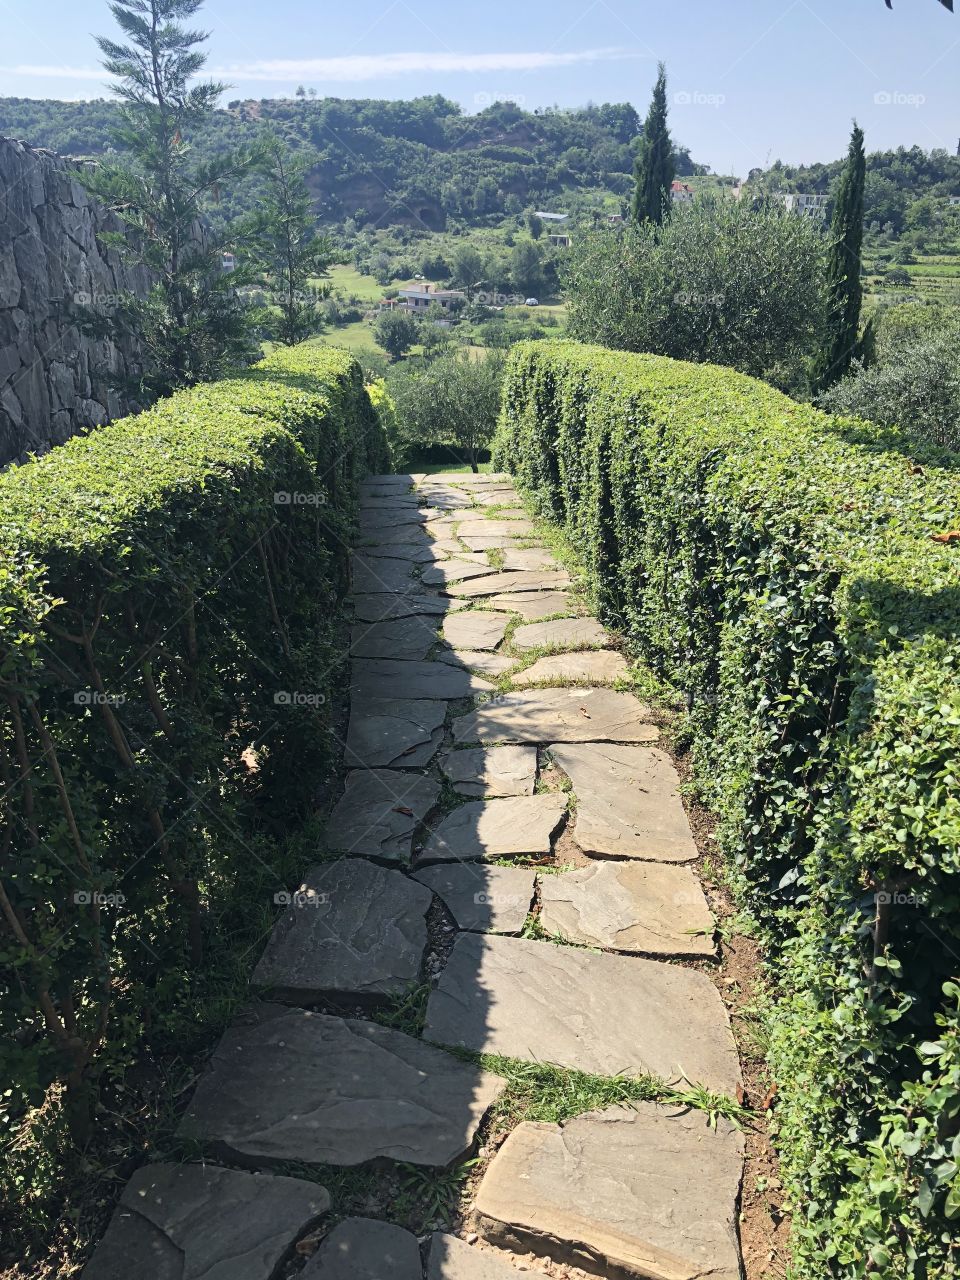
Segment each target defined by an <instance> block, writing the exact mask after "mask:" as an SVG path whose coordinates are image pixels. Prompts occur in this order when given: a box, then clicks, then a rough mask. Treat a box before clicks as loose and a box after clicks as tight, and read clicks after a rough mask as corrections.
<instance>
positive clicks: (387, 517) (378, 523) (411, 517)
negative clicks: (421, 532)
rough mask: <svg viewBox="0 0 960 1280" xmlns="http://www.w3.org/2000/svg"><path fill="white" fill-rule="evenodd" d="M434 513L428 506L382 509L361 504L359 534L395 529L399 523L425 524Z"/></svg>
mask: <svg viewBox="0 0 960 1280" xmlns="http://www.w3.org/2000/svg"><path fill="white" fill-rule="evenodd" d="M435 514H436V512H435V509H433V508H430V507H418V506H412V505H411V506H403V507H393V508H392V509H388V510H382V509H380V508H376V507H374V508H370V507H367V506H363V507H361V508H360V533H361V536H363V535H365V534H366V533H368V532H371V531H372V532H374V533H375V534H376V533H379V532H380V530H381V529H396V528H398V527H399V526H401V525H410V524H426V523H427V521H428V520H430V519H432V518H433V516H434V515H435Z"/></svg>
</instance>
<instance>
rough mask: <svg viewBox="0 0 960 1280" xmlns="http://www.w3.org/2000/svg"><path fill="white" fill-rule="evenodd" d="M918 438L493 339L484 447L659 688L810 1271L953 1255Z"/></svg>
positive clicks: (959, 771)
mask: <svg viewBox="0 0 960 1280" xmlns="http://www.w3.org/2000/svg"><path fill="white" fill-rule="evenodd" d="M916 450H917V446H915V445H914V446H912V447H911V446H910V445H909V444H908V443H907V442H906V441H905V439H904V438H903V437H901V436H900V435H899V434H897V433H894V432H880V431H878V430H876V429H874V428H872V427H870V426H868V425H867V424H864V423H862V422H857V421H854V420H844V419H840V418H831V417H828V416H827V415H825V414H823V413H820V412H819V411H817V410H815V409H812V408H810V407H809V406H806V405H801V404H797V403H795V402H793V401H792V400H790V399H788V398H787V397H786V396H784V395H782V394H780V393H779V392H777V391H775V390H773V389H772V388H770V387H769V386H767V385H765V384H763V383H761V382H757V381H755V380H753V379H750V378H747V377H744V376H742V375H740V374H737V373H735V372H733V371H732V370H729V369H722V368H717V367H713V366H708V365H689V364H684V363H680V362H676V361H672V360H668V359H663V358H657V357H653V356H642V355H641V356H631V355H623V354H621V353H616V352H610V351H606V350H601V349H599V348H591V347H583V346H578V345H576V344H573V343H562V342H561V343H535V344H534V343H529V344H523V345H522V346H520V347H518V348H515V349H514V352H513V354H512V358H511V361H510V366H509V373H508V378H507V385H506V389H505V398H504V408H503V415H502V422H501V426H500V429H499V436H498V441H497V445H496V449H495V457H494V463H495V465H497V466H500V467H503V468H507V469H509V470H511V471H512V472H513V473H514V475H515V476H516V478H517V480H518V482H519V484H520V485H521V486H522V488H523V489H524V490H525V491H526V492H527V493H528V494H530V495H532V497H533V498H534V500H535V501H536V503H537V504H538V506H539V508H540V510H541V512H542V513H543V514H544V515H547V516H549V517H551V518H553V519H554V520H556V521H557V522H558V523H559V524H560V525H561V526H562V527H563V528H564V530H565V531H566V533H567V534H568V535H569V537H570V538H571V539H572V541H573V542H574V544H575V545H576V547H577V548H578V550H579V551H580V553H581V554H582V556H583V558H584V560H585V562H586V564H587V566H588V568H589V572H590V575H591V578H592V582H593V586H594V588H595V591H596V594H597V596H598V599H599V602H600V607H601V609H602V612H603V614H604V615H605V617H606V618H607V619H608V620H609V621H611V622H613V623H614V624H616V625H617V626H619V627H620V628H621V629H622V630H623V632H624V633H625V634H626V635H627V636H628V637H629V639H630V641H631V642H632V644H633V645H634V646H635V648H636V650H637V651H638V652H639V653H641V654H643V655H644V656H645V657H646V658H647V659H648V660H649V661H650V662H651V663H652V664H653V665H654V666H655V668H656V669H657V670H659V672H660V673H661V674H662V675H663V676H664V677H665V678H666V679H667V680H669V681H670V682H671V683H672V684H673V686H674V687H675V688H676V689H677V690H679V691H682V692H683V693H684V694H685V695H686V697H687V703H688V706H689V707H690V712H689V720H690V729H691V736H692V743H693V747H692V750H693V755H694V759H695V765H696V769H697V775H698V777H699V780H700V786H701V788H702V790H703V792H704V794H705V796H706V799H707V801H708V802H709V803H710V804H711V805H712V806H713V807H714V808H715V809H716V810H717V812H718V813H719V815H720V819H721V825H720V839H721V841H722V845H723V848H724V850H725V852H726V854H727V856H728V858H729V860H730V864H731V865H732V866H733V867H734V869H735V873H736V878H737V880H738V882H739V886H740V889H741V892H742V893H743V895H744V896H745V898H746V899H747V901H748V902H749V904H750V906H751V908H752V910H753V912H754V914H755V915H756V917H757V918H758V919H759V921H760V922H761V925H762V927H763V929H764V931H765V935H766V940H767V944H768V954H769V957H770V974H771V978H772V980H773V982H774V986H775V989H776V996H777V998H776V999H775V1001H773V1002H772V1007H771V1010H770V1014H769V1019H770V1026H769V1030H770V1035H771V1051H770V1060H771V1065H772V1069H773V1072H774V1074H775V1077H776V1080H777V1082H778V1085H779V1095H778V1104H777V1109H776V1112H775V1117H776V1119H775V1123H776V1126H777V1134H776V1136H777V1142H778V1145H779V1148H780V1151H781V1157H782V1165H783V1173H784V1176H785V1182H786V1186H787V1189H788V1192H789V1194H790V1199H791V1202H792V1210H793V1214H794V1223H795V1228H794V1241H795V1256H796V1265H797V1275H798V1276H802V1277H804V1278H809V1280H814V1278H816V1280H822V1278H823V1277H824V1276H826V1275H830V1276H838V1277H845V1278H846V1277H859V1276H866V1275H870V1276H880V1277H884V1280H903V1277H907V1276H909V1277H945V1276H955V1275H958V1274H960V1269H958V1246H957V1244H956V1238H957V1236H958V1222H960V1217H958V1215H960V1178H958V1172H957V1169H958V1157H960V1137H958V1133H960V986H958V985H957V984H956V982H955V981H953V979H955V978H956V976H957V974H958V972H960V911H958V907H960V897H958V893H960V680H958V672H960V650H958V643H957V642H958V631H960V533H957V532H954V531H956V530H957V529H958V528H960V470H958V469H960V459H958V457H957V456H955V455H949V454H945V453H940V454H935V453H928V454H927V456H925V457H922V458H921V457H918V455H917V452H916ZM950 535H952V536H950Z"/></svg>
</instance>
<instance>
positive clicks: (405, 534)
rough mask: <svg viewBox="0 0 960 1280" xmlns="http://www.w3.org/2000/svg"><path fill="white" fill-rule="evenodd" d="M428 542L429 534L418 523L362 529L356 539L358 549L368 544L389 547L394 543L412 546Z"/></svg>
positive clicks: (364, 547) (423, 544) (362, 548)
mask: <svg viewBox="0 0 960 1280" xmlns="http://www.w3.org/2000/svg"><path fill="white" fill-rule="evenodd" d="M429 542H430V535H429V533H427V531H426V529H425V528H424V527H423V526H422V525H419V524H398V525H394V526H392V527H390V528H379V529H375V530H364V531H363V532H362V533H361V534H360V536H359V537H358V539H357V548H358V550H365V549H366V548H367V547H368V546H373V547H389V546H391V545H393V544H394V543H409V544H412V545H413V546H425V545H426V544H427V543H429Z"/></svg>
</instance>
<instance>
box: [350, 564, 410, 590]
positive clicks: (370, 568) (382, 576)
mask: <svg viewBox="0 0 960 1280" xmlns="http://www.w3.org/2000/svg"><path fill="white" fill-rule="evenodd" d="M350 576H351V581H352V585H353V590H354V591H355V592H356V593H357V594H358V595H375V594H377V593H378V592H393V593H401V592H402V593H409V592H411V591H415V592H417V593H422V591H423V586H422V584H421V582H420V581H419V579H417V578H415V577H414V574H413V562H412V561H411V560H391V559H387V558H385V557H381V556H365V555H354V556H353V558H352V562H351V566H350Z"/></svg>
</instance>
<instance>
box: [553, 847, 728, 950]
mask: <svg viewBox="0 0 960 1280" xmlns="http://www.w3.org/2000/svg"><path fill="white" fill-rule="evenodd" d="M540 903H541V906H540V924H541V925H542V926H543V928H544V929H545V930H546V932H547V933H549V934H554V935H559V936H560V937H561V938H563V939H565V941H567V942H575V943H579V944H580V945H582V946H586V947H603V948H604V949H605V950H608V951H627V952H634V953H637V952H641V953H645V954H647V955H670V956H693V957H699V956H713V955H715V954H716V944H715V943H714V940H713V934H714V930H715V928H716V921H715V920H714V918H713V916H712V915H711V913H710V908H709V907H708V906H707V900H706V898H705V897H704V895H703V890H702V889H701V887H700V882H699V880H698V879H697V877H696V876H695V875H694V874H693V872H692V871H690V870H689V869H688V868H687V867H675V866H663V865H661V864H659V863H656V862H594V863H591V864H590V866H588V867H580V868H578V869H577V870H576V871H565V872H563V873H562V874H560V875H555V876H543V877H542V879H541V882H540Z"/></svg>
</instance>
